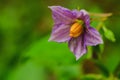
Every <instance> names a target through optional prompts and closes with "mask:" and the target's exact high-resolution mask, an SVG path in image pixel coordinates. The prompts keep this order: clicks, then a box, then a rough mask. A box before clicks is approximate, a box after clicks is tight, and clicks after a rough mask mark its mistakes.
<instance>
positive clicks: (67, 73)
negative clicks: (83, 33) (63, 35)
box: [0, 0, 120, 80]
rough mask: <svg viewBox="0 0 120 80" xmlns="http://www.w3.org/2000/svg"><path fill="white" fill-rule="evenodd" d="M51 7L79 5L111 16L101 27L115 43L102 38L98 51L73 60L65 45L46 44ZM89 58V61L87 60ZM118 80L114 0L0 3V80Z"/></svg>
mask: <svg viewBox="0 0 120 80" xmlns="http://www.w3.org/2000/svg"><path fill="white" fill-rule="evenodd" d="M53 5H60V6H63V7H66V8H69V9H76V8H78V7H79V8H80V9H86V10H87V11H89V12H94V13H113V15H112V16H111V17H110V18H109V19H108V20H107V21H106V22H105V24H106V27H107V28H108V29H110V30H111V31H113V33H114V35H115V38H116V42H111V41H110V40H108V39H106V38H105V37H104V36H103V40H104V45H101V46H102V51H101V52H99V50H97V48H96V47H90V48H92V49H93V51H94V54H92V51H91V49H90V50H89V52H88V54H86V55H84V56H82V57H81V58H80V59H79V60H78V61H76V60H75V56H74V54H73V53H72V52H70V50H69V48H68V45H67V44H65V43H62V44H61V43H56V42H48V39H49V37H50V34H51V30H52V27H53V19H52V13H51V10H50V9H49V8H48V6H53ZM94 25H95V24H93V26H94ZM101 34H103V33H102V32H101ZM110 37H111V36H110ZM103 46H104V48H103ZM96 54H97V55H96ZM91 55H93V57H92V58H90V57H89V56H91ZM98 57H100V58H99V60H98ZM118 78H119V79H120V1H119V0H0V80H119V79H118Z"/></svg>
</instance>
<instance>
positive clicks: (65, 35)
mask: <svg viewBox="0 0 120 80" xmlns="http://www.w3.org/2000/svg"><path fill="white" fill-rule="evenodd" d="M69 30H70V25H65V24H59V25H58V24H56V25H55V26H54V28H53V31H52V34H51V37H50V39H49V41H56V42H66V41H68V40H69V39H70V36H69V32H70V31H69Z"/></svg>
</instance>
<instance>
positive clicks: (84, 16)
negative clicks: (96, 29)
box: [72, 9, 90, 27]
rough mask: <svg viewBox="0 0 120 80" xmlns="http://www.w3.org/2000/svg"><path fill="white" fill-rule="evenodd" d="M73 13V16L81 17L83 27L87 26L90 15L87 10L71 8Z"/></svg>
mask: <svg viewBox="0 0 120 80" xmlns="http://www.w3.org/2000/svg"><path fill="white" fill-rule="evenodd" d="M72 12H73V14H74V15H75V17H76V18H77V19H81V20H83V21H84V22H85V27H89V26H90V17H89V14H88V12H87V11H85V10H84V9H82V10H80V11H78V10H73V11H72Z"/></svg>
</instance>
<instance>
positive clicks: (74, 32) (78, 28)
mask: <svg viewBox="0 0 120 80" xmlns="http://www.w3.org/2000/svg"><path fill="white" fill-rule="evenodd" d="M82 25H83V21H82V20H76V21H75V23H73V24H72V26H71V28H70V34H69V36H70V37H74V38H76V37H78V36H80V35H81V34H82V32H83V26H82Z"/></svg>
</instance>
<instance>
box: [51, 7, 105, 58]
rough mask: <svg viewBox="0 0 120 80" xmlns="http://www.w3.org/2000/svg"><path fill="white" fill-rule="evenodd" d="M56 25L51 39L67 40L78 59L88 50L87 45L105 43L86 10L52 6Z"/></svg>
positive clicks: (57, 40)
mask: <svg viewBox="0 0 120 80" xmlns="http://www.w3.org/2000/svg"><path fill="white" fill-rule="evenodd" d="M49 8H50V9H51V10H52V13H53V14H52V16H53V19H54V27H53V30H52V34H51V37H50V39H49V41H56V42H67V43H68V46H69V48H70V50H71V51H72V52H73V53H74V54H75V56H76V60H78V59H79V58H80V57H81V56H82V55H83V54H85V53H86V51H87V46H96V45H97V44H101V43H103V41H102V39H101V36H100V34H99V32H98V31H97V30H95V29H94V28H92V27H91V26H90V17H89V14H88V12H86V11H85V10H80V11H78V10H72V11H71V10H69V9H67V8H63V7H61V6H50V7H49Z"/></svg>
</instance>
